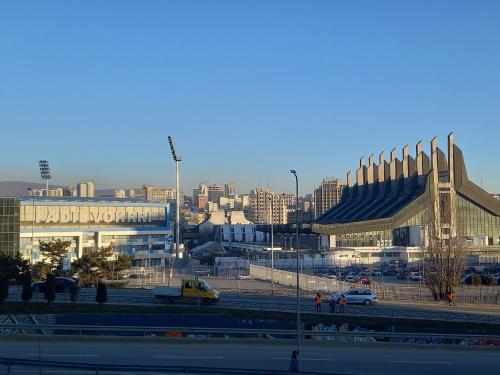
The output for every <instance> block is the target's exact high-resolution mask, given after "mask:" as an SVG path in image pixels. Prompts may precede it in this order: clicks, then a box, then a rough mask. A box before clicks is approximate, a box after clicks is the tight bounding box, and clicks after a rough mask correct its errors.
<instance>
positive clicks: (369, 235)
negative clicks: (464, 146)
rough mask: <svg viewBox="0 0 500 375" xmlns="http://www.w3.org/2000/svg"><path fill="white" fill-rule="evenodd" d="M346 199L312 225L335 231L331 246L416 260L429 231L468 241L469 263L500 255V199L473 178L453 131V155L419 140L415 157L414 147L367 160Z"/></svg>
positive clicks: (366, 254)
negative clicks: (427, 151)
mask: <svg viewBox="0 0 500 375" xmlns="http://www.w3.org/2000/svg"><path fill="white" fill-rule="evenodd" d="M347 185H348V186H347V187H346V188H345V189H344V190H343V193H342V199H341V201H340V203H339V204H337V205H336V206H334V207H333V208H331V209H330V210H328V211H327V212H325V213H324V214H323V215H321V216H320V217H319V218H318V219H317V220H316V222H315V224H313V228H312V229H313V231H314V232H316V233H320V234H325V235H329V236H330V248H331V249H333V250H334V251H335V250H339V251H340V250H356V253H357V254H358V255H359V257H360V261H367V260H368V259H370V258H371V260H372V261H374V260H377V258H381V257H385V255H386V254H391V257H393V259H402V260H406V261H410V262H411V261H414V260H418V258H419V254H420V252H419V251H415V249H416V250H418V249H419V248H420V246H421V245H422V244H425V243H427V241H428V237H429V233H436V235H437V236H438V237H440V238H442V239H444V240H447V239H449V238H452V237H453V238H454V237H460V238H461V239H463V240H464V242H465V245H466V248H467V252H468V256H469V263H471V264H481V263H489V262H498V261H499V260H500V201H498V200H497V199H495V198H494V197H493V196H492V195H491V194H489V193H487V192H486V191H484V190H483V189H482V188H481V187H479V186H478V185H476V184H474V183H473V182H471V181H470V180H469V178H468V175H467V169H466V165H465V161H464V157H463V154H462V151H461V150H460V148H459V147H458V146H457V145H456V144H455V141H454V135H453V133H451V134H450V135H449V137H448V147H447V155H446V154H445V153H444V152H443V151H442V150H441V149H440V148H439V147H438V142H437V139H433V140H432V142H431V154H430V156H428V155H427V154H426V153H425V152H424V145H423V143H422V142H419V143H418V144H417V146H416V154H415V156H414V157H413V156H411V155H410V150H409V147H408V146H405V147H404V148H403V152H402V158H401V159H399V157H398V154H397V152H396V149H393V150H392V151H391V153H390V157H389V160H386V158H385V153H384V152H382V153H381V154H380V156H379V162H378V163H376V162H375V157H374V156H373V155H371V156H370V157H369V158H368V164H366V163H365V159H364V158H361V160H360V165H359V168H358V169H357V171H356V173H355V180H354V179H353V177H352V174H351V172H350V171H349V172H348V174H347Z"/></svg>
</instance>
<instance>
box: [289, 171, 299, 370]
mask: <svg viewBox="0 0 500 375" xmlns="http://www.w3.org/2000/svg"><path fill="white" fill-rule="evenodd" d="M290 173H291V174H293V175H294V176H295V193H296V202H295V225H296V234H297V244H296V249H297V250H296V253H297V270H296V274H297V352H298V353H299V356H298V358H297V367H298V366H299V364H300V292H299V288H300V279H299V248H300V246H299V178H298V177H297V171H296V170H294V169H291V170H290Z"/></svg>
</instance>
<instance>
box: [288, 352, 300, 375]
mask: <svg viewBox="0 0 500 375" xmlns="http://www.w3.org/2000/svg"><path fill="white" fill-rule="evenodd" d="M288 371H290V372H299V352H298V351H296V350H294V351H293V352H292V356H291V357H290V365H289V366H288Z"/></svg>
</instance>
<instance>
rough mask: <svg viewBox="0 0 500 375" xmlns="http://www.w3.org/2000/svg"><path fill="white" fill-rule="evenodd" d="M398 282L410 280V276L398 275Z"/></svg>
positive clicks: (401, 273)
mask: <svg viewBox="0 0 500 375" xmlns="http://www.w3.org/2000/svg"><path fill="white" fill-rule="evenodd" d="M396 278H397V279H398V280H408V279H409V276H408V275H407V274H406V273H403V272H400V273H398V274H397V275H396Z"/></svg>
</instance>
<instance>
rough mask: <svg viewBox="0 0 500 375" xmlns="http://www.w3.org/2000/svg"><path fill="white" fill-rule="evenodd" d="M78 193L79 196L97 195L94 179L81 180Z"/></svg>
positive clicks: (89, 196)
mask: <svg viewBox="0 0 500 375" xmlns="http://www.w3.org/2000/svg"><path fill="white" fill-rule="evenodd" d="M77 194H78V196H79V197H83V198H87V197H88V198H92V197H95V185H94V182H93V181H86V182H80V183H78V185H77Z"/></svg>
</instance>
